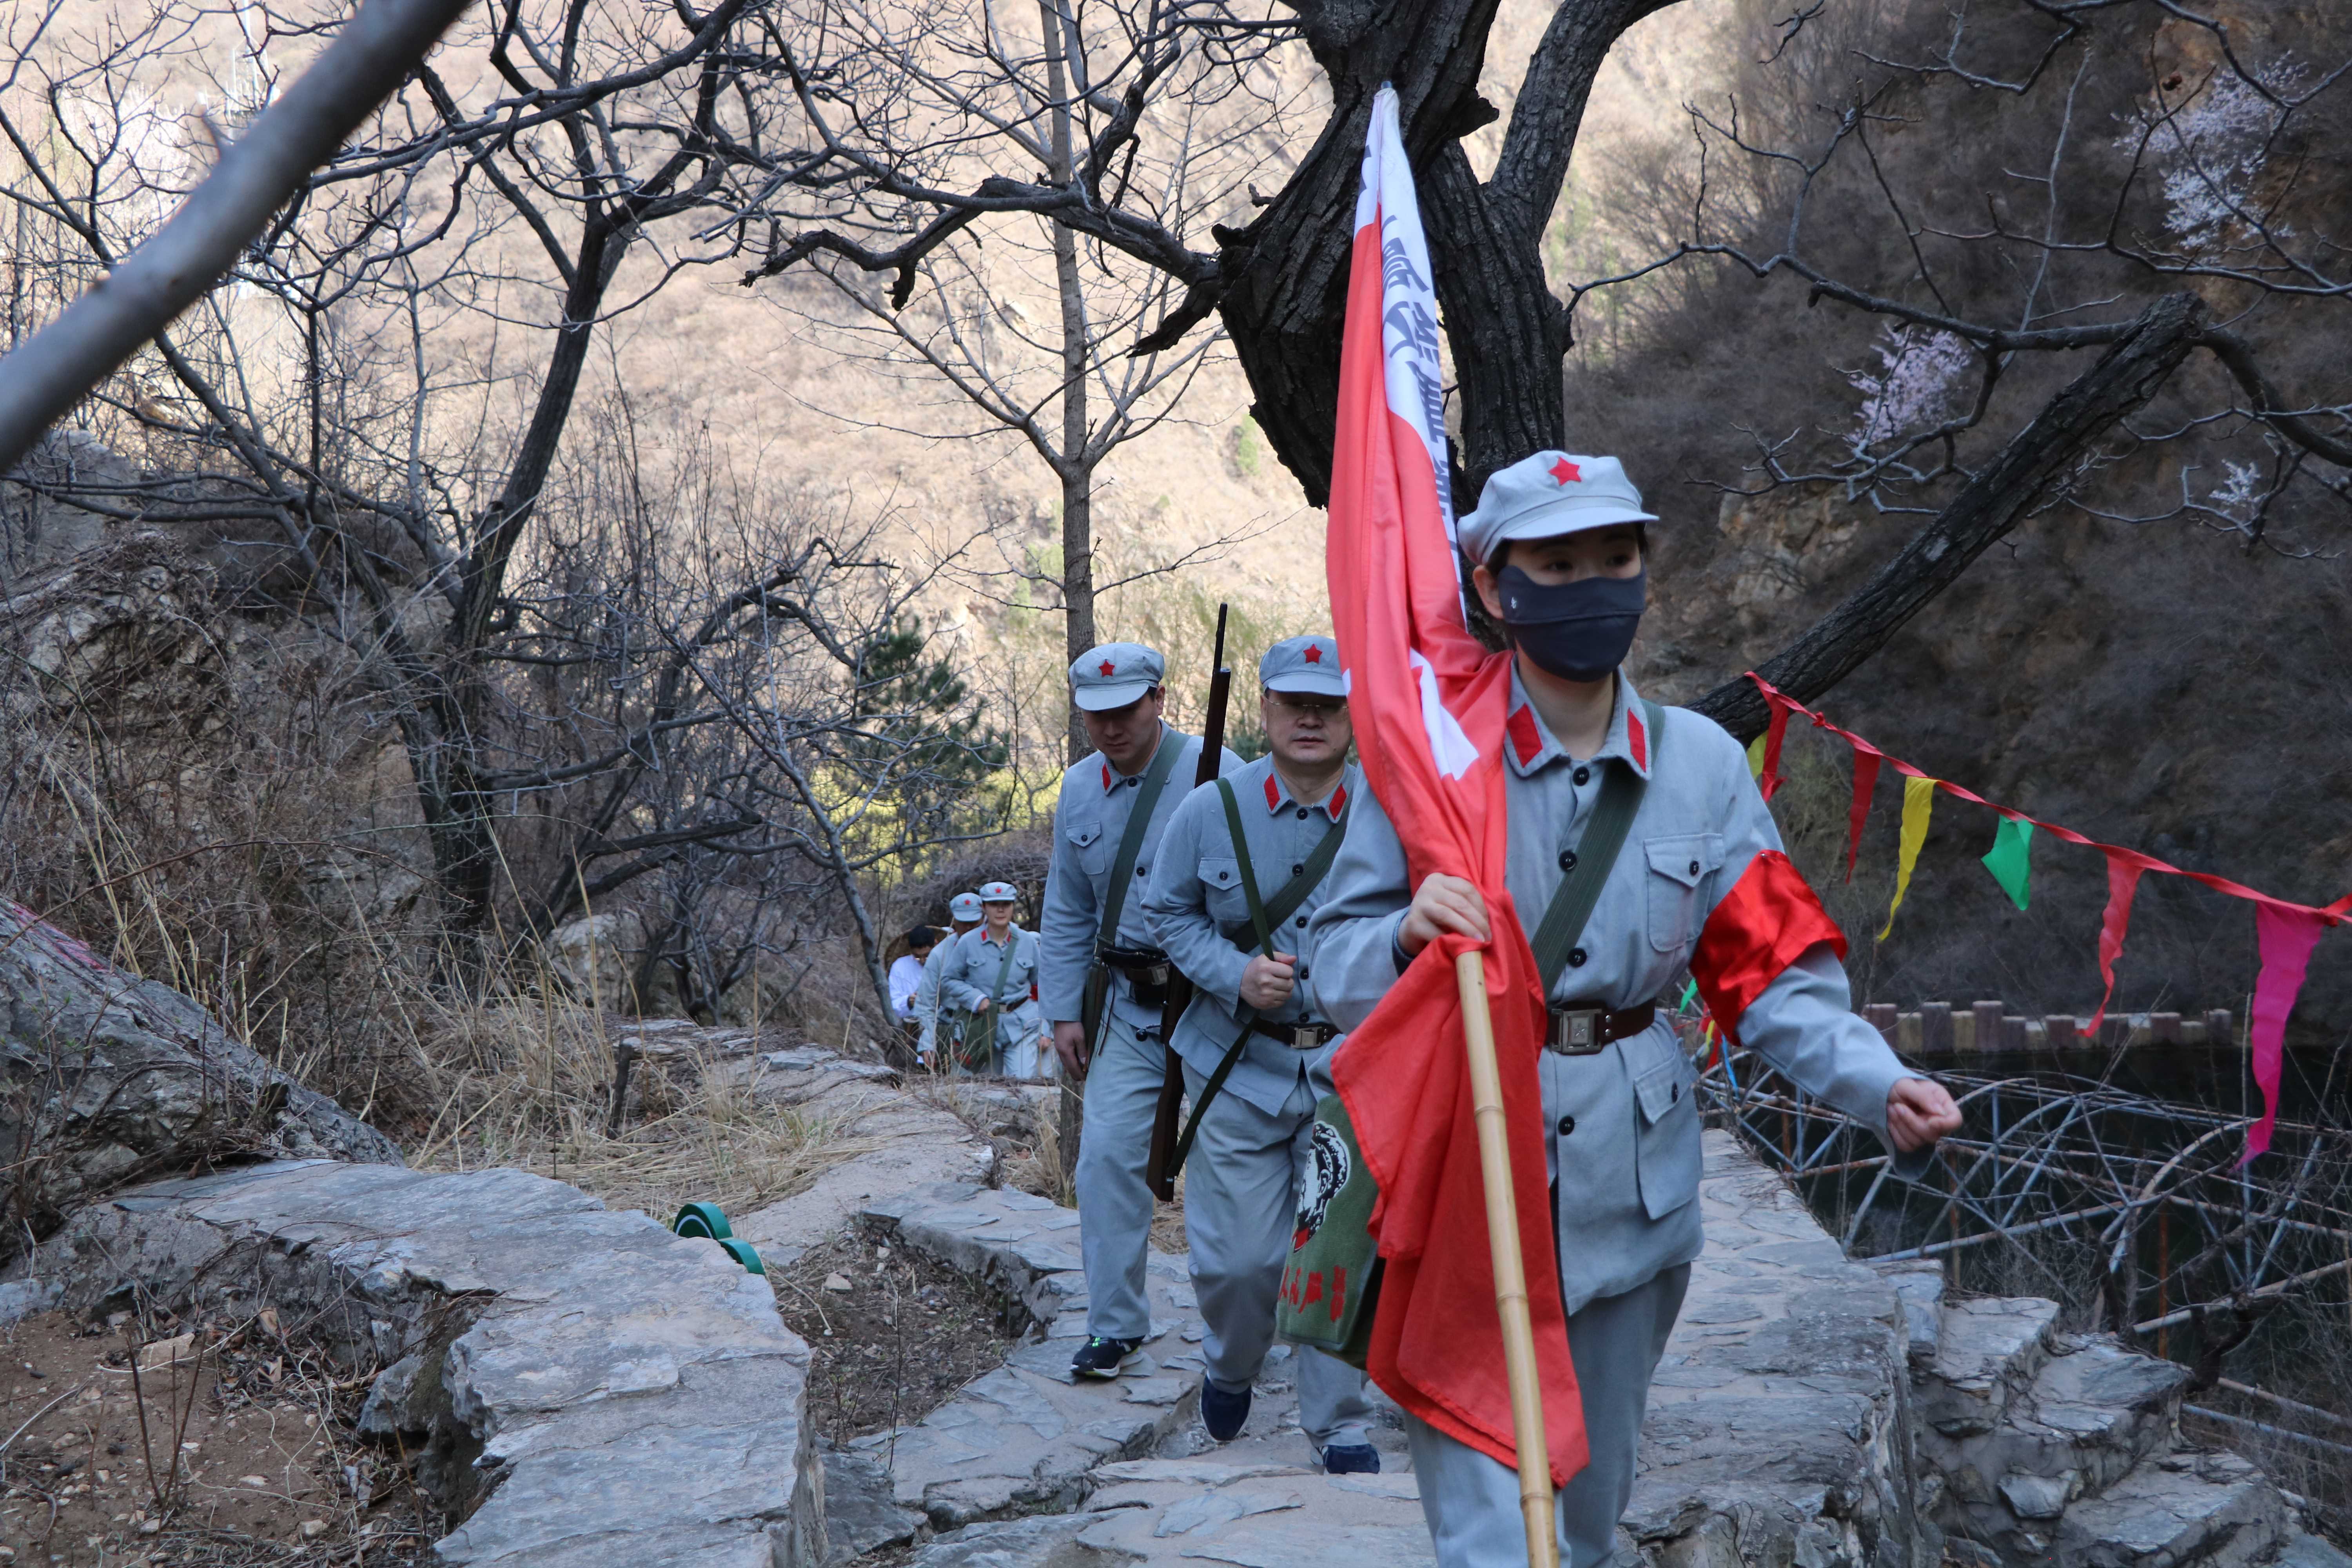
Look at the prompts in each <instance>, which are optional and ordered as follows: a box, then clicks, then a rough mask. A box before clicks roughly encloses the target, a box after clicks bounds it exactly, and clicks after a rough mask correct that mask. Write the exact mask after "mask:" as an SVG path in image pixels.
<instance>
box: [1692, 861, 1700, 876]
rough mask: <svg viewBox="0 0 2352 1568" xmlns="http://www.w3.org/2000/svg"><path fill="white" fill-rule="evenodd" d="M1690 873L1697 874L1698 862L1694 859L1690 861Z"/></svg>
mask: <svg viewBox="0 0 2352 1568" xmlns="http://www.w3.org/2000/svg"><path fill="white" fill-rule="evenodd" d="M1690 874H1691V875H1692V876H1694V877H1696V876H1697V875H1698V862H1697V861H1696V860H1694V861H1692V862H1691V868H1690Z"/></svg>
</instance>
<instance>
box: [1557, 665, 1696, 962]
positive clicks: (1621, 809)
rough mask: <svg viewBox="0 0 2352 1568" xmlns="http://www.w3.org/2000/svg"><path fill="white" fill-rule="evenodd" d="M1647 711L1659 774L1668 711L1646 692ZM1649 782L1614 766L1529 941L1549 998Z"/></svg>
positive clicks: (1652, 761)
mask: <svg viewBox="0 0 2352 1568" xmlns="http://www.w3.org/2000/svg"><path fill="white" fill-rule="evenodd" d="M1642 711H1643V715H1644V716H1645V717H1646V718H1647V719H1648V720H1649V722H1650V771H1651V772H1653V773H1655V772H1656V771H1657V770H1658V767H1659V766H1660V764H1661V763H1662V762H1663V760H1664V752H1665V738H1666V725H1665V715H1664V711H1663V710H1660V708H1659V707H1658V705H1657V704H1656V703H1654V702H1653V701H1651V700H1649V699H1648V698H1646V697H1645V698H1643V700H1642ZM1645 787H1646V786H1645V784H1644V782H1643V778H1642V775H1641V774H1640V773H1635V772H1634V771H1633V769H1632V768H1630V767H1612V768H1611V769H1610V770H1609V776H1608V777H1607V778H1605V779H1603V780H1601V799H1600V801H1599V802H1598V803H1597V804H1596V805H1594V806H1593V808H1592V820H1591V823H1589V824H1588V825H1587V826H1586V827H1585V829H1584V837H1582V838H1581V839H1580V840H1579V841H1578V844H1577V856H1576V868H1575V869H1573V870H1571V871H1570V872H1569V873H1568V875H1566V876H1565V877H1562V878H1561V879H1559V887H1558V888H1556V889H1553V891H1552V895H1551V902H1550V903H1549V905H1547V906H1546V907H1545V909H1544V913H1543V922H1542V923H1541V924H1540V925H1538V926H1537V927H1536V934H1535V938H1534V940H1533V941H1532V942H1529V943H1528V945H1529V946H1530V947H1532V948H1534V949H1535V954H1536V973H1538V974H1540V975H1541V976H1542V977H1543V987H1544V995H1545V996H1546V997H1549V996H1550V995H1551V989H1552V987H1553V985H1555V984H1558V983H1559V972H1560V970H1561V968H1562V967H1564V966H1565V965H1566V964H1567V963H1568V954H1569V950H1570V949H1571V948H1573V947H1574V946H1575V945H1576V942H1577V939H1578V938H1579V937H1581V936H1582V935H1583V934H1584V924H1585V922H1586V921H1589V920H1591V918H1592V907H1593V906H1594V905H1595V904H1598V903H1599V902H1600V901H1601V885H1602V884H1603V883H1605V882H1607V881H1608V880H1609V872H1610V869H1611V868H1612V867H1614V866H1615V865H1616V864H1617V855H1618V852H1619V851H1620V850H1622V849H1623V848H1624V847H1625V835H1626V834H1627V833H1628V832H1629V831H1631V830H1632V828H1633V816H1634V814H1635V813H1636V812H1638V811H1640V810H1641V809H1642V795H1643V789H1644V788H1645Z"/></svg>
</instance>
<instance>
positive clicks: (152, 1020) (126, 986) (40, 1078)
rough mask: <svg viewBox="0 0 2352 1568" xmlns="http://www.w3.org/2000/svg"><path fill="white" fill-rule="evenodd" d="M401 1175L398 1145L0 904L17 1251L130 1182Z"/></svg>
mask: <svg viewBox="0 0 2352 1568" xmlns="http://www.w3.org/2000/svg"><path fill="white" fill-rule="evenodd" d="M320 1157H326V1158H331V1159H337V1160H348V1161H354V1162H360V1163H374V1164H389V1165H397V1164H400V1163H402V1162H401V1158H400V1151H399V1150H398V1149H397V1148H396V1147H394V1144H393V1142H392V1141H391V1140H390V1139H388V1138H386V1137H385V1136H384V1135H383V1133H381V1132H378V1131H376V1130H375V1129H374V1128H373V1127H370V1126H369V1125H368V1124H367V1123H366V1122H364V1121H360V1120H359V1119H358V1118H357V1117H354V1116H352V1114H350V1113H349V1112H348V1111H346V1110H343V1109H342V1108H341V1106H338V1105H337V1104H336V1103H335V1102H334V1101H333V1100H329V1099H328V1098H327V1097H326V1096H324V1095H322V1094H318V1093H315V1092H313V1091H312V1090H310V1089H306V1088H304V1087H303V1086H302V1085H301V1084H299V1083H298V1082H296V1081H295V1080H294V1079H292V1078H290V1077H289V1076H288V1075H286V1074H285V1073H283V1072H280V1071H278V1069H277V1068H273V1067H271V1066H270V1065H269V1064H268V1063H267V1062H265V1061H264V1060H262V1058H261V1057H260V1056H259V1055H258V1054H257V1053H256V1052H255V1050H254V1049H253V1047H251V1046H249V1045H247V1043H246V1042H245V1041H243V1040H240V1039H238V1038H236V1037H235V1036H233V1035H231V1034H230V1033H229V1032H228V1031H227V1030H226V1029H224V1028H223V1027H222V1026H221V1025H220V1023H219V1022H218V1020H216V1019H215V1018H214V1017H213V1016H212V1015H211V1014H209V1013H207V1012H205V1009H204V1008H203V1007H201V1006H199V1005H196V1004H195V1003H194V1001H191V1000H190V999H189V998H188V997H186V996H184V995H182V994H180V993H178V992H176V991H174V990H173V989H171V988H170V987H169V986H166V985H163V984H158V983H156V982H155V981H152V980H142V979H141V978H140V977H138V976H137V975H134V974H130V973H125V972H123V971H122V970H120V969H117V968H115V967H114V966H113V965H112V964H110V963H107V962H106V961H104V960H103V959H101V958H100V957H98V956H97V955H96V954H95V953H93V952H90V950H89V948H88V947H87V946H85V945H84V944H82V943H81V942H77V941H75V940H74V939H73V938H72V937H69V936H68V935H66V934H65V933H64V932H62V931H58V929H57V928H56V927H54V926H51V925H47V924H46V923H44V922H43V921H39V920H37V919H36V918H35V917H34V916H33V914H32V913H31V911H29V910H26V909H25V908H24V907H23V906H21V905H19V904H16V903H14V902H11V901H8V900H0V1160H5V1162H6V1163H7V1165H8V1168H9V1170H10V1172H11V1173H12V1175H13V1178H14V1185H13V1188H12V1190H11V1191H10V1192H9V1194H8V1199H9V1202H10V1204H11V1206H12V1209H13V1212H12V1213H11V1215H9V1217H10V1219H11V1220H12V1221H15V1222H17V1223H14V1224H11V1225H10V1226H8V1233H9V1234H10V1235H11V1236H13V1237H19V1238H21V1237H23V1235H24V1227H25V1226H27V1225H29V1226H31V1227H32V1228H33V1229H34V1230H35V1231H36V1232H45V1231H47V1229H48V1228H50V1226H53V1225H54V1224H55V1223H56V1222H57V1220H58V1217H59V1216H60V1215H63V1214H65V1213H67V1212H68V1211H70V1210H71V1209H73V1208H74V1207H76V1206H78V1205H79V1204H81V1203H82V1202H84V1201H86V1200H87V1199H88V1198H89V1197H90V1196H92V1195H94V1194H98V1193H101V1192H104V1191H106V1190H108V1189H109V1188H110V1187H113V1186H115V1185H118V1184H121V1183H122V1182H125V1181H128V1180H131V1179H134V1178H137V1177H140V1176H152V1175H158V1174H164V1173H182V1172H184V1171H185V1170H186V1169H188V1168H189V1167H191V1166H203V1165H206V1164H212V1163H225V1162H234V1161H238V1160H247V1159H286V1158H320Z"/></svg>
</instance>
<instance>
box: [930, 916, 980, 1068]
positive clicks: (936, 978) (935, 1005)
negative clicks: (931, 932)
mask: <svg viewBox="0 0 2352 1568" xmlns="http://www.w3.org/2000/svg"><path fill="white" fill-rule="evenodd" d="M948 921H949V931H948V935H947V940H946V941H944V942H940V944H939V945H938V946H936V947H934V948H932V949H931V955H930V957H929V958H928V959H926V960H924V962H923V982H922V984H921V985H919V987H917V989H916V991H915V1024H916V1026H917V1027H918V1028H919V1030H920V1031H921V1032H920V1033H919V1035H918V1036H917V1037H916V1040H915V1059H916V1060H917V1061H919V1062H920V1063H922V1065H923V1066H924V1067H926V1068H936V1067H937V1066H938V1065H939V1062H938V1059H937V1058H936V1056H935V1052H936V1050H937V1047H938V1045H939V1030H940V975H941V974H943V973H946V972H947V967H948V958H949V956H950V954H952V953H953V952H955V944H956V939H957V938H958V937H960V936H961V935H963V933H964V932H966V931H970V930H971V929H972V928H973V927H975V926H977V925H979V924H980V895H979V894H978V893H958V894H957V895H956V896H955V897H954V898H952V899H950V900H948Z"/></svg>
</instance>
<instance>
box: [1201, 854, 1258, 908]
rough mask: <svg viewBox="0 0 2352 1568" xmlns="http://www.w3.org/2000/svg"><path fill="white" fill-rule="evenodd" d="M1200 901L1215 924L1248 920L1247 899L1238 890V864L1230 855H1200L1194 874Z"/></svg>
mask: <svg viewBox="0 0 2352 1568" xmlns="http://www.w3.org/2000/svg"><path fill="white" fill-rule="evenodd" d="M1198 875H1199V876H1200V879H1201V897H1202V902H1203V903H1205V904H1206V905H1207V906H1208V910H1209V914H1210V917H1211V918H1212V919H1213V920H1215V921H1217V922H1218V923H1219V924H1223V923H1224V922H1225V921H1245V920H1247V919H1249V897H1248V895H1246V894H1245V893H1244V892H1243V891H1242V863H1241V861H1240V859H1239V858H1236V857H1234V856H1232V855H1203V856H1202V857H1201V864H1200V868H1199V871H1198Z"/></svg>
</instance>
